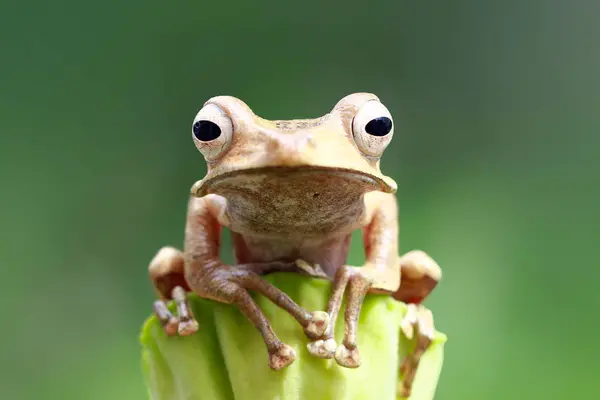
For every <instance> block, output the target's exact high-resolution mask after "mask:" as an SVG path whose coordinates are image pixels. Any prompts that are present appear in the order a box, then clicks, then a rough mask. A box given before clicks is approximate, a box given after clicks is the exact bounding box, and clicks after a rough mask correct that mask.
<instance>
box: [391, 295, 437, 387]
mask: <svg viewBox="0 0 600 400" xmlns="http://www.w3.org/2000/svg"><path fill="white" fill-rule="evenodd" d="M401 329H402V333H403V334H404V335H405V336H406V337H407V338H409V339H412V338H413V337H414V336H415V335H416V337H417V339H416V341H417V342H416V345H415V349H414V350H413V351H412V353H410V354H408V355H407V356H406V358H405V359H404V361H403V362H402V364H401V366H400V374H401V375H402V383H401V385H400V386H399V387H398V395H399V396H400V397H409V396H410V394H411V391H412V384H413V382H414V379H415V375H416V373H417V368H418V367H419V363H420V361H421V357H422V356H423V354H424V353H425V351H426V350H427V349H428V348H429V346H430V345H431V343H432V342H433V337H434V333H435V328H434V323H433V314H432V313H431V311H430V310H429V309H427V308H425V307H424V306H422V305H416V304H409V305H408V309H407V312H406V316H405V317H404V319H403V320H402V323H401Z"/></svg>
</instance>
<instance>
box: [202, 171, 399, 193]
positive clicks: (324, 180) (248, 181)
mask: <svg viewBox="0 0 600 400" xmlns="http://www.w3.org/2000/svg"><path fill="white" fill-rule="evenodd" d="M390 181H391V183H390V182H387V181H386V180H385V179H383V178H381V177H379V176H376V175H373V174H369V173H366V172H362V171H357V170H353V169H348V168H331V167H314V166H311V167H309V168H307V167H302V166H294V167H286V166H276V167H260V168H251V169H247V170H244V171H231V172H225V173H222V174H219V175H217V176H214V177H208V179H204V180H201V181H198V182H196V183H195V184H194V185H193V186H192V189H191V192H192V195H194V196H196V197H202V196H205V195H207V194H211V193H216V194H223V195H226V194H227V193H228V192H229V193H235V192H241V191H242V192H246V193H248V194H250V193H254V194H255V195H257V196H258V197H262V196H265V195H271V196H276V197H290V198H294V197H295V196H302V195H303V194H304V195H308V194H309V193H313V196H314V195H317V196H318V195H320V194H321V193H331V194H334V193H337V194H338V196H339V195H341V194H343V193H345V194H347V195H351V194H355V195H362V194H364V193H367V192H372V191H382V192H385V193H394V192H395V191H396V185H395V183H394V182H393V181H392V180H391V179H390ZM238 194H239V193H238ZM338 196H335V195H334V196H333V197H338Z"/></svg>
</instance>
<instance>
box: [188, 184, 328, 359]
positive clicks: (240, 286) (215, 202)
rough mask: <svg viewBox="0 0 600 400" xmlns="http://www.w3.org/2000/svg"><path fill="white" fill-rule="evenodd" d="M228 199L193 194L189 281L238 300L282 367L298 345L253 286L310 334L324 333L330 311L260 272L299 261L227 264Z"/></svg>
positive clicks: (208, 294)
mask: <svg viewBox="0 0 600 400" xmlns="http://www.w3.org/2000/svg"><path fill="white" fill-rule="evenodd" d="M226 205H227V201H226V200H225V199H224V198H223V197H221V196H217V195H207V196H205V197H201V198H195V197H193V198H192V199H191V200H190V205H189V209H188V217H187V223H186V232H185V248H184V258H185V263H184V275H185V281H186V283H187V285H189V287H190V289H191V290H192V291H194V292H195V293H196V294H198V295H199V296H201V297H204V298H209V299H213V300H216V301H219V302H222V303H227V304H233V305H235V306H237V307H238V308H239V309H240V310H241V311H242V313H244V314H245V316H246V317H247V318H248V319H249V320H250V321H251V322H252V323H253V324H254V326H255V327H256V328H257V329H258V330H259V331H260V333H261V335H262V336H263V339H264V341H265V344H266V346H267V350H268V353H269V366H270V367H271V368H272V369H275V370H279V369H281V368H284V367H286V366H287V365H289V364H291V363H292V362H293V361H294V359H295V353H294V350H293V349H292V348H291V347H290V346H288V345H286V344H284V343H282V342H281V340H279V338H278V337H277V335H276V334H275V332H273V329H272V328H271V325H270V323H269V321H268V319H267V317H266V316H265V315H264V313H263V312H262V311H261V310H260V308H259V307H258V306H257V305H256V303H255V302H254V300H253V299H252V297H251V296H250V294H249V293H248V290H254V291H256V292H258V293H260V294H262V295H264V296H265V297H267V298H269V299H270V300H271V301H272V302H273V303H274V304H276V305H277V306H279V307H281V308H283V309H284V310H286V311H287V312H288V313H290V314H291V315H292V316H293V317H294V318H295V319H296V320H297V321H298V322H299V323H300V325H301V326H302V327H303V328H304V331H305V333H306V334H307V336H309V337H311V338H314V337H318V336H320V335H322V334H323V332H324V331H325V329H326V328H327V325H328V322H329V315H328V314H327V313H325V312H322V311H316V312H309V311H307V310H305V309H304V308H302V307H300V306H299V305H297V304H296V303H295V302H294V301H293V300H292V299H291V298H290V297H289V296H287V295H286V294H285V293H283V292H282V291H281V290H279V289H277V288H276V287H275V286H273V285H271V284H270V283H269V282H267V281H266V280H264V279H262V278H261V277H260V274H263V273H266V272H270V271H274V270H278V269H296V268H297V266H296V264H295V263H289V264H290V265H287V263H282V262H271V263H257V264H243V265H233V266H230V265H225V264H223V263H222V262H221V260H220V259H219V239H220V228H221V226H227V225H228V221H227V217H226V213H225V211H226Z"/></svg>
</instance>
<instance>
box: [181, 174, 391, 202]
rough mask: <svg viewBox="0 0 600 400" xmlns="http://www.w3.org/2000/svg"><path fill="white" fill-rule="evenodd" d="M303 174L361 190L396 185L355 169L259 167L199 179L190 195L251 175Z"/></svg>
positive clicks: (387, 189) (388, 188)
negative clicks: (354, 185)
mask: <svg viewBox="0 0 600 400" xmlns="http://www.w3.org/2000/svg"><path fill="white" fill-rule="evenodd" d="M296 174H304V175H306V177H307V178H310V176H311V175H315V176H316V175H328V176H332V177H339V178H340V180H341V181H342V183H343V181H350V182H354V183H360V184H361V186H362V188H363V192H364V193H366V192H371V191H381V192H384V193H395V192H396V189H397V186H396V182H394V180H392V179H391V178H388V177H386V176H382V177H379V176H376V175H373V174H369V173H366V172H362V171H357V170H353V169H347V168H331V167H310V168H306V167H286V166H276V167H260V168H250V169H247V170H244V171H231V172H225V173H223V174H219V175H217V176H214V177H209V178H208V179H207V178H205V179H203V180H200V181H198V182H196V183H194V185H193V186H192V188H191V194H192V196H196V197H203V196H206V195H207V194H211V193H217V192H218V191H219V190H218V189H219V187H222V186H224V185H228V184H231V185H233V186H235V182H236V181H238V180H239V179H244V178H251V177H253V176H258V175H265V176H273V177H278V176H279V177H286V176H287V177H289V176H291V175H296Z"/></svg>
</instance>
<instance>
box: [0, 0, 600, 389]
mask: <svg viewBox="0 0 600 400" xmlns="http://www.w3.org/2000/svg"><path fill="white" fill-rule="evenodd" d="M599 13H600V3H598V2H592V1H587V2H586V1H573V2H565V1H558V0H552V1H543V0H531V1H526V2H525V1H514V0H512V1H487V0H486V1H483V0H456V1H450V2H441V1H437V2H436V1H426V0H411V1H407V0H401V1H388V2H382V1H370V2H367V1H360V2H359V1H345V2H343V3H338V4H334V3H333V2H320V1H303V2H277V1H274V0H270V1H262V2H248V1H246V2H242V1H232V2H216V1H215V2H200V1H174V2H160V1H154V0H150V1H145V2H143V1H137V0H132V1H128V2H118V1H114V0H108V1H103V2H80V1H75V0H56V1H51V2H41V1H37V2H33V1H21V2H16V1H13V2H4V3H2V7H1V10H0V44H1V49H2V51H1V53H0V139H1V141H0V179H1V182H2V183H1V186H0V188H1V189H0V199H1V207H0V226H1V228H2V229H1V230H0V232H1V234H2V240H1V241H0V255H1V259H0V265H1V268H2V271H1V272H2V275H1V278H0V282H1V285H2V302H1V303H0V304H1V305H0V313H1V314H0V315H2V320H3V323H2V325H1V329H0V343H1V349H0V350H1V351H0V368H1V371H2V373H1V374H0V399H10V400H12V399H64V400H71V399H86V400H87V399H89V400H94V399H102V400H105V399H132V400H135V399H145V398H146V392H145V389H144V387H143V381H142V376H141V369H140V362H139V347H138V342H137V339H138V330H139V327H140V324H141V323H142V321H143V319H144V318H145V317H146V315H147V314H149V312H150V311H151V303H152V300H153V292H152V290H151V286H150V282H149V281H148V279H147V276H146V266H147V263H148V261H149V260H150V259H151V257H152V256H153V255H154V252H155V251H156V250H157V249H158V248H159V247H160V246H162V245H165V244H173V245H180V243H181V241H182V238H183V222H184V213H185V204H186V201H187V193H188V189H189V187H190V185H191V184H192V183H193V182H194V181H195V180H197V179H199V178H201V177H202V176H203V173H204V163H203V160H202V157H201V156H200V154H199V153H198V152H197V151H196V150H195V148H194V146H193V144H192V141H191V135H190V126H191V121H192V118H193V116H194V115H195V113H196V112H197V110H198V109H199V108H200V107H201V105H202V103H203V102H204V101H205V100H206V99H208V98H209V97H211V96H214V95H218V94H231V95H235V96H237V97H240V98H242V99H244V100H245V101H246V102H247V103H248V104H249V105H250V106H251V107H252V108H253V109H254V111H255V112H256V113H258V114H259V115H262V116H264V117H266V118H271V119H284V118H303V117H313V116H320V115H322V114H324V113H326V112H328V111H329V110H330V108H331V107H332V106H333V105H334V104H335V103H336V102H337V101H338V100H339V99H340V98H341V97H343V96H344V95H346V94H348V93H351V92H356V91H369V92H374V93H376V94H377V95H378V96H379V97H380V98H381V99H382V100H383V101H384V102H385V104H386V105H387V106H388V108H389V109H390V111H391V112H392V114H393V115H394V118H395V121H396V137H395V139H394V141H393V144H392V145H391V147H390V148H389V149H388V151H387V153H386V155H385V156H384V160H383V163H382V168H383V170H384V171H385V172H386V173H387V174H388V175H391V176H392V177H393V178H395V179H396V180H397V182H398V184H399V192H398V196H399V199H400V204H401V247H402V250H403V251H408V250H410V249H413V248H422V249H424V250H426V251H428V252H429V253H430V254H431V255H432V256H434V257H435V258H436V259H437V260H438V261H439V263H440V264H441V266H442V268H443V269H444V272H445V275H444V280H443V284H442V285H441V286H439V288H438V289H437V290H436V292H435V293H434V294H433V296H432V297H431V299H430V300H429V301H428V303H427V304H428V305H429V306H430V307H431V308H432V309H433V310H434V312H435V314H436V317H437V325H438V327H439V329H440V330H442V331H443V332H444V333H446V334H447V335H448V337H449V341H448V343H447V345H446V362H445V366H444V370H443V372H442V376H441V380H440V385H439V390H438V396H437V398H438V399H440V400H447V399H506V398H518V399H538V398H539V399H546V398H547V399H550V398H552V399H565V398H582V399H583V398H585V399H588V398H589V399H591V398H598V397H599V395H600V390H599V389H598V383H597V379H598V378H597V374H598V372H599V371H600V363H599V362H598V356H599V355H600V344H599V342H598V339H597V332H598V329H599V328H600V318H599V317H598V315H599V313H598V307H599V306H600V295H599V294H598V281H599V278H600V272H599V270H600V268H598V267H599V265H598V257H597V255H596V250H597V248H598V239H600V235H599V234H598V226H599V223H600V211H599V208H598V203H599V200H600V162H599V161H598V153H599V145H600V136H599V128H600V111H599V110H600V78H599V75H598V71H600V47H599V46H598V37H599V35H600V25H599V24H598V22H597V16H598V15H599ZM360 257H361V255H360V248H359V247H355V248H353V254H352V257H351V260H350V261H351V262H352V261H353V260H356V259H359V258H360Z"/></svg>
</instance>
